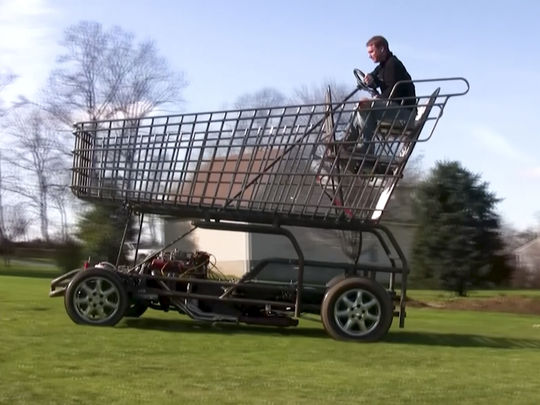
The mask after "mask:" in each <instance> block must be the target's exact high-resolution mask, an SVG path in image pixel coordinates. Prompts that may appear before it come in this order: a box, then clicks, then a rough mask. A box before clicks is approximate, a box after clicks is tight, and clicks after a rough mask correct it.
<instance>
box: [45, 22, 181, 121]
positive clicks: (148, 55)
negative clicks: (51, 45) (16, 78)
mask: <svg viewBox="0 0 540 405" xmlns="http://www.w3.org/2000/svg"><path fill="white" fill-rule="evenodd" d="M62 45H63V48H64V53H63V54H62V55H61V56H60V57H59V58H58V61H57V65H58V67H57V69H55V70H54V71H53V72H52V74H51V75H50V79H49V87H48V94H49V97H48V100H47V105H48V108H49V110H50V111H51V112H53V113H54V114H55V115H56V116H57V117H59V118H60V119H62V120H63V121H64V122H65V123H67V124H72V123H73V122H75V121H76V120H90V121H95V120H100V119H107V118H110V117H118V116H124V117H130V118H131V117H141V116H144V115H146V114H148V113H149V112H151V111H152V110H155V109H156V108H158V107H160V106H162V105H164V104H166V103H172V102H178V101H181V99H180V93H181V90H182V89H183V88H184V87H185V85H186V83H185V81H184V79H183V75H182V74H181V73H176V72H173V71H171V70H170V69H169V67H168V65H167V63H166V60H165V59H164V58H163V57H161V56H159V55H158V51H157V49H156V46H155V45H154V43H153V42H151V41H145V42H141V43H135V40H134V36H133V35H132V34H130V33H127V32H125V31H123V30H122V29H121V28H119V27H114V28H112V29H110V30H108V31H105V30H104V29H103V27H102V26H101V24H99V23H96V22H88V21H83V22H80V23H79V24H76V25H73V26H71V27H69V28H68V29H67V30H66V32H65V37H64V40H63V42H62Z"/></svg>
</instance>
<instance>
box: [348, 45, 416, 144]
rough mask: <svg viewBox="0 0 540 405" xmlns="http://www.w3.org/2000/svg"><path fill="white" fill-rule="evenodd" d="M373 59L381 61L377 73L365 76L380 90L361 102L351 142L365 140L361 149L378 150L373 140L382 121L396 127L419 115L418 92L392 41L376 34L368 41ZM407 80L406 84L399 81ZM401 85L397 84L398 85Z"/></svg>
mask: <svg viewBox="0 0 540 405" xmlns="http://www.w3.org/2000/svg"><path fill="white" fill-rule="evenodd" d="M366 47H367V52H368V55H369V57H370V59H371V60H372V61H373V62H375V63H378V64H379V65H377V67H376V68H375V70H373V72H371V73H369V74H367V75H366V76H365V77H364V83H365V84H366V85H367V86H368V87H370V88H372V89H377V88H379V89H380V95H379V96H377V97H376V98H374V99H363V100H361V101H360V104H359V109H358V113H357V114H355V118H354V122H353V126H352V128H351V133H350V134H349V136H348V137H347V140H348V141H355V142H357V141H358V140H359V138H360V139H361V141H362V145H361V147H360V151H361V152H367V153H374V152H375V149H376V146H377V145H376V142H371V140H372V138H373V134H374V133H375V131H376V129H377V125H378V123H379V122H380V121H384V122H388V123H389V124H391V125H393V126H396V125H398V126H400V127H403V126H407V125H411V124H412V123H413V122H414V117H415V115H416V108H415V104H416V94H415V88H414V84H413V83H412V82H411V76H410V75H409V73H408V72H407V69H405V66H403V63H401V61H400V60H399V59H398V58H397V57H396V56H395V55H394V54H393V53H392V52H390V49H389V47H388V41H387V40H386V39H385V38H384V37H382V36H379V35H377V36H374V37H373V38H371V39H370V40H369V41H367V43H366ZM402 81H405V82H404V83H399V84H397V83H398V82H402ZM396 84H397V85H396Z"/></svg>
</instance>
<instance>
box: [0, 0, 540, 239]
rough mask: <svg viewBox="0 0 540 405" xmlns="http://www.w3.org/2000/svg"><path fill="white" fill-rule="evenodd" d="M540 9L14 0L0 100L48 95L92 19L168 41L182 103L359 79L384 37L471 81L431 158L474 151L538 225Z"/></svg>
mask: <svg viewBox="0 0 540 405" xmlns="http://www.w3.org/2000/svg"><path fill="white" fill-rule="evenodd" d="M539 16H540V2H537V1H531V0H514V1H512V2H508V1H500V0H488V1H484V0H475V1H470V0H469V1H464V0H453V1H451V2H450V1H449V2H439V1H433V0H426V1H423V0H407V1H398V0H386V1H384V2H382V1H381V2H379V3H377V2H373V1H369V2H368V1H363V0H333V1H328V0H326V1H321V0H297V1H294V0H272V1H260V0H247V1H243V0H227V1H225V0H223V1H219V0H212V1H211V0H176V1H174V0H130V1H128V0H84V1H81V0H71V1H70V0H0V72H12V73H15V74H17V75H18V78H17V80H16V81H15V82H14V83H13V84H12V85H10V86H9V87H8V88H6V89H5V90H4V92H3V93H2V94H1V95H0V97H1V98H2V99H3V100H4V104H8V105H9V104H10V103H11V102H13V101H14V100H16V98H17V97H18V96H19V95H23V96H25V97H26V98H28V99H31V100H32V99H34V98H35V97H37V95H38V94H39V91H40V89H41V88H42V87H43V86H44V84H45V82H46V79H47V77H48V75H49V73H50V71H51V70H52V68H53V67H54V64H55V60H56V58H57V56H58V55H59V54H60V52H61V47H60V45H59V43H60V41H61V40H62V37H63V34H64V31H65V29H66V28H67V27H69V26H70V25H73V24H76V23H78V22H79V21H81V20H89V21H96V22H99V23H101V24H102V25H103V27H104V28H105V29H108V28H110V27H112V26H115V25H117V26H119V27H121V28H122V29H124V30H125V31H128V32H131V33H133V34H134V35H135V36H136V38H137V40H141V41H142V40H147V39H151V40H153V41H155V44H156V46H157V48H158V49H159V51H160V53H161V55H163V56H164V57H165V58H166V59H167V60H168V62H169V65H170V67H171V68H172V69H174V70H177V71H182V72H184V74H185V78H186V79H187V82H188V86H187V87H186V89H185V91H184V93H183V98H184V104H183V105H182V107H181V111H179V112H197V111H211V110H216V109H223V108H226V107H227V106H231V105H232V104H233V103H234V101H235V100H236V99H237V98H238V97H239V96H241V95H244V94H246V93H253V92H256V91H258V90H260V89H262V88H264V87H273V88H275V89H277V90H279V91H281V92H282V93H284V94H291V93H292V92H293V91H294V89H297V88H299V87H300V86H303V85H305V86H320V85H321V84H323V83H325V82H328V81H334V82H337V83H343V84H346V85H350V88H351V90H352V89H353V88H354V79H353V75H352V70H353V68H355V67H358V68H360V69H361V70H363V71H371V70H372V69H373V68H374V67H375V65H374V64H373V62H372V61H371V60H370V59H369V58H368V56H367V53H366V47H365V43H366V41H367V39H369V38H370V37H371V36H373V35H376V34H380V35H384V36H385V37H386V38H387V39H388V41H389V43H390V49H391V50H392V51H393V52H394V54H395V55H396V56H398V58H399V59H401V60H402V61H403V62H404V64H405V66H406V67H407V70H408V71H409V73H410V74H411V76H412V77H413V78H414V79H427V78H437V77H465V78H466V79H467V80H468V81H469V82H470V86H471V89H470V92H469V94H467V95H466V96H464V97H460V98H455V99H451V100H450V102H449V104H448V106H447V107H446V109H445V112H444V115H443V117H442V119H441V121H440V123H439V125H438V127H437V129H436V131H435V134H434V136H433V138H432V139H431V140H430V141H428V142H426V143H423V144H421V145H419V146H418V147H417V148H416V150H415V153H416V154H421V155H422V166H423V167H424V168H425V169H426V171H427V170H429V169H430V168H431V167H433V165H434V164H435V162H437V161H445V160H446V161H448V160H457V161H460V162H461V163H462V165H463V166H464V167H465V168H467V169H468V170H470V171H472V172H473V173H475V174H478V175H479V176H480V177H481V179H482V181H485V182H487V183H488V184H489V190H490V191H492V192H494V193H495V194H496V196H497V197H498V198H500V199H501V202H500V203H499V204H498V206H497V207H498V212H499V213H500V215H501V217H502V219H503V221H504V222H505V223H507V224H509V225H511V226H513V227H515V228H517V229H525V228H527V227H537V226H538V225H539V222H540V219H539V218H540V152H539V151H540V136H538V132H539V130H538V128H540V125H538V124H537V122H536V118H538V116H539V115H540V114H539V112H538V106H537V102H538V98H539V97H540V41H539V39H540V24H538V17H539ZM0 142H1V139H0Z"/></svg>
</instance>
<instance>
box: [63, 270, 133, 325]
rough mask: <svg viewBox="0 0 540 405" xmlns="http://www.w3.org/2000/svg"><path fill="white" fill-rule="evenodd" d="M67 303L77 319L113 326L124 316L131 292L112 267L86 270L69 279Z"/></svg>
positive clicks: (72, 316) (85, 322)
mask: <svg viewBox="0 0 540 405" xmlns="http://www.w3.org/2000/svg"><path fill="white" fill-rule="evenodd" d="M64 305H65V307H66V312H67V313H68V315H69V317H70V318H71V319H72V320H73V322H75V323H79V324H87V325H98V326H113V325H116V324H117V323H118V322H119V321H120V319H122V317H123V316H124V313H125V312H126V309H127V306H128V296H127V293H126V289H125V287H124V285H123V283H122V281H121V279H120V277H119V276H118V275H117V274H115V273H114V272H112V271H110V270H105V269H99V268H92V269H88V270H83V271H81V272H80V273H79V274H77V275H76V276H75V277H74V278H73V279H72V280H71V282H70V283H69V285H68V287H67V289H66V294H65V296H64Z"/></svg>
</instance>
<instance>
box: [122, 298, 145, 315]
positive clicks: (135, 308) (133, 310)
mask: <svg viewBox="0 0 540 405" xmlns="http://www.w3.org/2000/svg"><path fill="white" fill-rule="evenodd" d="M147 309H148V305H147V304H145V303H143V302H132V303H131V304H130V305H128V307H127V309H126V313H125V314H124V316H125V317H128V318H139V317H141V316H142V314H144V313H145V312H146V310H147Z"/></svg>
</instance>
